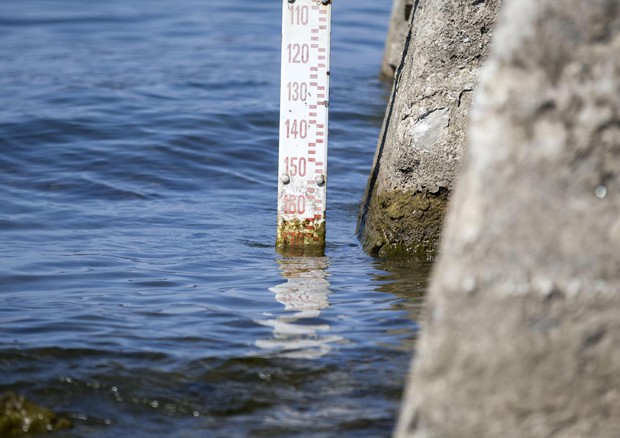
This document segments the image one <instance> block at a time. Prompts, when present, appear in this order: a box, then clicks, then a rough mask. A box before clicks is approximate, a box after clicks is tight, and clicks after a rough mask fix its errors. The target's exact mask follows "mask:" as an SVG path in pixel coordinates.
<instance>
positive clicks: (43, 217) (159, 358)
mask: <svg viewBox="0 0 620 438" xmlns="http://www.w3.org/2000/svg"><path fill="white" fill-rule="evenodd" d="M389 3H391V2H377V1H370V0H356V1H355V2H352V1H340V2H336V4H335V5H334V12H333V16H334V24H333V35H332V37H333V52H332V76H331V79H332V84H331V85H332V90H331V105H330V109H331V114H330V117H331V118H330V158H329V173H330V186H329V191H328V197H329V201H328V207H327V208H328V232H327V239H328V245H327V249H326V256H325V257H320V258H309V257H308V258H286V257H281V256H279V255H278V254H276V252H275V251H274V248H273V246H274V239H275V216H276V212H275V207H276V187H277V180H276V178H277V144H278V132H277V129H278V111H279V108H278V104H279V97H278V93H279V65H278V63H279V59H280V58H279V50H280V7H281V6H280V2H277V1H264V2H248V1H242V0H228V1H226V2H221V1H218V2H216V1H214V0H177V1H175V2H169V1H164V0H148V1H147V0H131V1H127V0H107V1H105V2H84V1H78V0H3V1H2V2H1V3H0V90H1V91H0V93H1V95H2V105H1V106H0V201H1V202H0V392H5V391H15V392H18V393H22V394H24V395H27V396H28V397H30V398H32V399H33V400H35V401H37V402H39V403H41V404H43V405H46V406H48V407H51V408H53V409H54V410H56V411H58V412H60V413H63V414H64V415H67V416H69V417H70V418H71V419H72V420H73V422H74V428H73V429H72V430H71V431H70V432H63V433H61V434H60V435H59V436H62V437H95V438H103V437H114V438H125V437H127V438H129V437H135V436H166V437H206V436H208V437H245V436H248V437H261V436H265V437H288V436H290V437H334V436H351V437H382V436H389V434H390V432H391V429H392V427H393V425H394V421H395V416H396V412H397V409H398V402H399V398H400V394H401V388H402V384H403V380H404V378H405V374H406V371H407V368H408V363H409V360H410V357H411V351H412V342H413V340H414V339H415V336H416V331H417V327H418V326H417V323H416V319H417V317H418V313H417V312H418V311H419V308H420V298H421V296H422V294H423V291H424V288H425V287H426V278H427V274H428V270H429V268H430V267H429V266H428V265H421V264H412V263H411V261H390V262H383V261H381V260H373V259H371V258H370V257H368V256H366V255H365V254H364V253H363V252H362V250H361V249H360V247H359V245H358V242H357V241H356V239H355V218H356V214H357V210H358V206H359V201H360V199H361V197H362V192H363V189H364V185H365V182H366V178H367V176H368V172H369V170H370V165H371V163H372V156H373V154H374V148H375V142H376V139H377V136H378V133H379V129H380V124H381V121H382V117H383V112H384V110H385V104H386V95H387V92H388V89H387V86H386V85H385V84H382V83H381V82H379V80H378V79H377V73H378V71H379V64H380V61H381V56H382V50H383V40H384V37H385V33H386V26H387V23H388V18H389V17H388V16H389V9H390V6H391V5H390V4H389Z"/></svg>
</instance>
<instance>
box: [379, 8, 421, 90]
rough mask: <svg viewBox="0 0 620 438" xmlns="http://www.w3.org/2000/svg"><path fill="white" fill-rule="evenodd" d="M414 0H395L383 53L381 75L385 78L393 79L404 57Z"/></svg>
mask: <svg viewBox="0 0 620 438" xmlns="http://www.w3.org/2000/svg"><path fill="white" fill-rule="evenodd" d="M413 1H414V0H394V4H393V6H392V16H391V18H390V27H389V31H388V35H387V39H386V43H385V52H384V54H383V64H382V65H381V76H382V77H383V78H386V79H393V78H394V73H396V69H397V68H398V66H399V65H400V62H401V60H402V58H403V49H404V48H405V40H406V39H407V34H408V33H409V22H410V21H411V15H412V14H411V13H412V12H413Z"/></svg>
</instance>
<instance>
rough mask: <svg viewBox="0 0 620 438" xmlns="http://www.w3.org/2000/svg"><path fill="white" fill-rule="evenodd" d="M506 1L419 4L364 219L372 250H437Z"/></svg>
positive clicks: (362, 229) (426, 0)
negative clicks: (472, 112)
mask: <svg viewBox="0 0 620 438" xmlns="http://www.w3.org/2000/svg"><path fill="white" fill-rule="evenodd" d="M500 3H501V0H486V1H481V0H467V1H465V0H460V1H454V0H415V1H414V3H413V6H412V10H411V15H412V17H411V28H410V30H409V34H408V35H407V38H406V39H405V47H404V57H403V63H402V64H401V65H400V67H399V69H398V70H397V74H396V77H395V80H394V88H393V92H392V98H391V101H390V103H389V105H388V110H387V112H386V117H385V121H384V124H383V130H382V133H381V136H380V139H379V144H378V146H377V152H376V155H375V162H374V164H373V169H372V172H371V175H370V179H369V182H368V186H367V189H366V194H365V196H364V200H363V202H362V209H361V212H360V219H359V226H358V230H359V235H360V239H361V240H362V242H363V244H364V247H365V249H366V250H367V251H369V252H370V253H373V254H377V255H385V254H390V253H399V252H403V251H421V252H426V251H431V252H432V251H433V250H434V249H435V246H436V244H437V242H438V240H439V234H440V231H441V227H442V223H443V218H444V213H445V209H446V204H447V199H448V195H449V193H450V190H451V189H452V185H453V182H454V179H455V177H456V175H457V172H458V169H459V166H460V162H461V156H462V153H463V144H464V143H465V131H466V129H467V125H468V119H469V108H470V105H471V95H472V91H473V90H474V88H475V87H476V83H477V78H478V71H479V67H480V65H481V64H482V62H483V60H484V59H485V58H486V56H487V52H488V46H489V41H490V38H491V34H492V29H493V28H494V23H495V19H496V16H497V12H498V10H499V5H500Z"/></svg>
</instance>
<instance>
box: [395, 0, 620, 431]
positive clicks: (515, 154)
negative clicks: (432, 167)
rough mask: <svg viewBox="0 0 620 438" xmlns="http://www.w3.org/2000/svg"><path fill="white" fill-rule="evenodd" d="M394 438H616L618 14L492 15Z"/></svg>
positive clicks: (565, 5) (613, 10)
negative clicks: (486, 57) (491, 36)
mask: <svg viewBox="0 0 620 438" xmlns="http://www.w3.org/2000/svg"><path fill="white" fill-rule="evenodd" d="M472 116H473V118H472V127H471V133H470V142H469V148H468V156H467V158H466V164H465V165H464V172H463V175H462V177H461V178H460V180H459V183H458V187H457V189H456V191H455V193H454V197H453V198H452V204H451V207H450V213H449V216H448V221H447V228H446V234H445V239H444V241H443V244H442V254H441V257H440V260H439V263H438V265H437V266H436V270H435V272H434V278H433V281H432V286H431V290H430V297H429V303H428V308H427V320H426V323H425V326H424V329H423V331H422V336H421V339H420V342H419V344H418V354H417V358H416V360H415V363H414V371H413V377H412V380H411V382H410V384H409V388H408V391H407V395H406V402H405V406H404V410H403V414H402V417H401V421H400V425H399V429H398V432H397V434H396V436H397V437H399V438H403V437H425V438H429V437H441V438H451V437H459V438H468V437H472V438H474V437H475V438H484V437H502V438H510V437H519V438H521V437H528V438H537V437H563V438H565V437H569V438H570V437H597V438H606V437H609V438H612V437H614V438H615V437H619V436H620V2H619V1H618V0H506V8H505V11H504V13H503V15H502V21H501V23H500V25H499V27H498V30H497V32H496V40H495V42H494V49H493V54H492V56H491V60H490V62H489V64H488V65H487V67H486V68H485V69H484V71H483V73H482V76H481V83H480V87H479V94H477V96H476V101H475V104H474V110H473V112H472Z"/></svg>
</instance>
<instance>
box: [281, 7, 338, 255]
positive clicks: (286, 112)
mask: <svg viewBox="0 0 620 438" xmlns="http://www.w3.org/2000/svg"><path fill="white" fill-rule="evenodd" d="M282 2H283V5H282V6H283V8H282V11H283V14H282V60H281V62H282V64H281V69H282V74H281V88H280V144H279V163H278V175H279V179H278V229H277V237H276V247H277V248H278V249H279V250H285V251H286V252H288V251H289V250H293V251H295V252H298V251H299V250H305V249H307V250H308V251H311V252H317V251H318V252H323V250H324V248H325V206H326V194H327V129H328V125H327V123H328V111H329V68H330V67H329V61H330V60H329V54H330V39H331V1H328V0H320V1H319V0H282Z"/></svg>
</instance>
